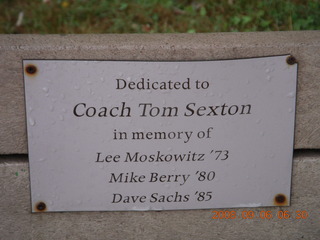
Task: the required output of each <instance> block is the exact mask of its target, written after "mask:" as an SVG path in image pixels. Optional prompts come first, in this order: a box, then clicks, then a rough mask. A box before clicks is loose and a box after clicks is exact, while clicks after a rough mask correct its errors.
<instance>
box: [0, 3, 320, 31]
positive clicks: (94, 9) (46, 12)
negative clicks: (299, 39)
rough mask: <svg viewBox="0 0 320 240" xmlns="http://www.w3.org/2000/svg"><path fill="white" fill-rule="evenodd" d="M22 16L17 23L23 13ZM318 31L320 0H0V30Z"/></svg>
mask: <svg viewBox="0 0 320 240" xmlns="http://www.w3.org/2000/svg"><path fill="white" fill-rule="evenodd" d="M22 12H23V15H24V16H23V20H22V22H21V24H20V25H19V24H18V26H17V20H18V16H19V13H20V15H21V13H22ZM318 29H320V0H309V1H302V0H293V1H280V0H279V1H277V0H260V1H256V0H225V1H214V0H202V1H201V0H198V1H190V0H135V1H120V0H51V1H49V2H48V3H43V0H28V1H25V0H0V33H174V32H177V33H185V32H188V33H194V32H233V31H241V32H243V31H284V30H318Z"/></svg>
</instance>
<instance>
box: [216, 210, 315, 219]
mask: <svg viewBox="0 0 320 240" xmlns="http://www.w3.org/2000/svg"><path fill="white" fill-rule="evenodd" d="M212 213H213V215H212V219H257V218H258V219H273V218H276V219H307V218H308V217H309V213H308V212H307V211H293V212H290V211H275V212H273V211H251V210H249V211H246V210H245V211H241V212H237V211H234V210H232V211H212Z"/></svg>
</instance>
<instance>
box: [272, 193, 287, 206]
mask: <svg viewBox="0 0 320 240" xmlns="http://www.w3.org/2000/svg"><path fill="white" fill-rule="evenodd" d="M274 200H275V201H276V203H279V204H282V203H284V202H285V201H286V196H285V195H283V194H278V195H276V196H275V198H274Z"/></svg>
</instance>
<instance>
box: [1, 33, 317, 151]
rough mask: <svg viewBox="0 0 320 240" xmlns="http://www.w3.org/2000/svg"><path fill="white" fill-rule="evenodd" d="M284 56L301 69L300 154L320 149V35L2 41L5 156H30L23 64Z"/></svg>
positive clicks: (57, 37)
mask: <svg viewBox="0 0 320 240" xmlns="http://www.w3.org/2000/svg"><path fill="white" fill-rule="evenodd" d="M284 54H292V55H293V56H295V57H296V59H297V60H298V63H299V70H298V98H297V114H296V130H295V149H303V148H307V149H317V148H320V121H319V116H320V80H319V77H320V57H319V56H320V31H301V32H265V33H212V34H150V35H146V34H131V35H128V34H121V35H112V34H111V35H0V84H1V85H0V154H20V153H27V138H26V124H25V104H24V90H23V74H22V60H23V59H92V60H215V59H234V58H248V57H259V56H274V55H284Z"/></svg>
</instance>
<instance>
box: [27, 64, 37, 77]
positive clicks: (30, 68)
mask: <svg viewBox="0 0 320 240" xmlns="http://www.w3.org/2000/svg"><path fill="white" fill-rule="evenodd" d="M26 72H27V73H29V74H31V75H33V74H36V72H37V67H36V66H34V65H28V66H26Z"/></svg>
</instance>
